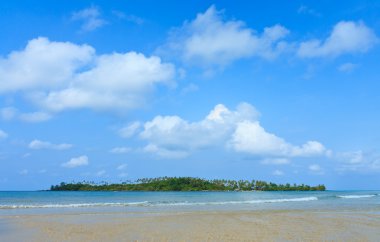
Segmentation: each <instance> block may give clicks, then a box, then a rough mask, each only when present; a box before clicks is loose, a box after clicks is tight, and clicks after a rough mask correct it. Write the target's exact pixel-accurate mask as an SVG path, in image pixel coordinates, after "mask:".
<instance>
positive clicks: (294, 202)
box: [0, 191, 380, 215]
mask: <svg viewBox="0 0 380 242" xmlns="http://www.w3.org/2000/svg"><path fill="white" fill-rule="evenodd" d="M379 208H380V191H324V192H320V191H318V192H299V191H293V192H58V191H57V192H51V191H35V192H0V215H17V214H33V213H38V214H40V213H59V212H78V211H83V212H93V211H103V212H104V211H110V212H112V211H125V212H129V211H131V212H133V211H148V212H149V211H189V210H190V211H191V210H206V211H209V210H267V209H272V210H293V209H301V210H305V209H306V210H310V209H312V210H319V209H347V210H363V209H365V210H371V209H374V210H378V209H379Z"/></svg>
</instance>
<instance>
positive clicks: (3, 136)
mask: <svg viewBox="0 0 380 242" xmlns="http://www.w3.org/2000/svg"><path fill="white" fill-rule="evenodd" d="M7 137H8V134H7V133H5V131H3V130H1V129H0V140H1V139H5V138H7Z"/></svg>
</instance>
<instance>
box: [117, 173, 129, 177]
mask: <svg viewBox="0 0 380 242" xmlns="http://www.w3.org/2000/svg"><path fill="white" fill-rule="evenodd" d="M117 176H118V177H121V178H123V177H127V176H128V173H126V172H122V173H120V174H119V175H117Z"/></svg>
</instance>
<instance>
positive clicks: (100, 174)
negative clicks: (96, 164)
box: [95, 170, 106, 176]
mask: <svg viewBox="0 0 380 242" xmlns="http://www.w3.org/2000/svg"><path fill="white" fill-rule="evenodd" d="M105 174H106V171H105V170H101V171H98V172H96V174H95V175H96V176H104V175H105Z"/></svg>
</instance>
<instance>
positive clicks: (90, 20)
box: [71, 6, 107, 32]
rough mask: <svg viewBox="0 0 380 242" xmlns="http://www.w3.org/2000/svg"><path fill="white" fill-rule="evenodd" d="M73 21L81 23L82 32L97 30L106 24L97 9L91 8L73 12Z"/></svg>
mask: <svg viewBox="0 0 380 242" xmlns="http://www.w3.org/2000/svg"><path fill="white" fill-rule="evenodd" d="M71 19H72V20H73V21H82V23H83V24H82V27H81V29H82V31H85V32H89V31H93V30H95V29H97V28H100V27H102V26H103V25H105V24H106V23H107V22H106V21H105V20H104V19H102V18H101V14H100V11H99V9H98V7H96V6H91V7H89V8H85V9H83V10H80V11H77V12H74V13H73V14H72V15H71Z"/></svg>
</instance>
